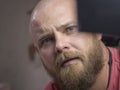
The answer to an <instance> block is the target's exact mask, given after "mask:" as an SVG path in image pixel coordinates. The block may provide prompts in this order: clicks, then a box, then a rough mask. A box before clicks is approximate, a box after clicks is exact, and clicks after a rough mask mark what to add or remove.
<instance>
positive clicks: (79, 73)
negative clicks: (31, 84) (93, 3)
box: [31, 0, 103, 90]
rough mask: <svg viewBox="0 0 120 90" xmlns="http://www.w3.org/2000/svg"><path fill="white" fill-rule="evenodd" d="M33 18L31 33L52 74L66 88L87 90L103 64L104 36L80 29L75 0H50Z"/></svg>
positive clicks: (38, 8)
mask: <svg viewBox="0 0 120 90" xmlns="http://www.w3.org/2000/svg"><path fill="white" fill-rule="evenodd" d="M40 5H41V4H38V6H37V7H36V10H35V11H34V12H33V15H32V18H31V34H32V36H33V39H34V43H35V46H36V48H37V51H38V53H39V55H40V58H41V60H42V62H43V65H44V66H45V68H46V70H47V71H48V73H49V74H50V75H51V76H52V77H53V79H54V80H55V81H56V82H57V83H58V84H60V86H62V87H64V88H63V90H86V89H87V88H89V87H91V86H92V85H93V84H94V82H95V80H96V78H97V75H98V73H99V72H100V70H101V69H102V67H103V55H102V49H101V45H100V40H101V38H100V36H99V35H96V34H91V33H84V32H80V31H78V25H77V15H76V4H75V0H46V2H43V4H42V5H43V6H44V7H43V6H42V5H41V6H40Z"/></svg>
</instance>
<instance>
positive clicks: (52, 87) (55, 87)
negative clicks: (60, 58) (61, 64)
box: [45, 81, 62, 90]
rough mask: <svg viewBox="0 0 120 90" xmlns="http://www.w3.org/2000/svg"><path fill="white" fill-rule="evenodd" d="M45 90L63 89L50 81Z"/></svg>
mask: <svg viewBox="0 0 120 90" xmlns="http://www.w3.org/2000/svg"><path fill="white" fill-rule="evenodd" d="M45 90H62V89H61V88H60V87H59V86H58V84H57V83H56V82H54V81H50V82H49V83H48V84H47V86H46V87H45Z"/></svg>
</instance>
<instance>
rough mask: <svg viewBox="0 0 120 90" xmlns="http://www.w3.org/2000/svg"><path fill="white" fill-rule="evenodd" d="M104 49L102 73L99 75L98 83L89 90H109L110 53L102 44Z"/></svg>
mask: <svg viewBox="0 0 120 90" xmlns="http://www.w3.org/2000/svg"><path fill="white" fill-rule="evenodd" d="M102 49H103V60H104V66H103V68H102V70H101V72H100V73H99V74H98V76H97V79H96V82H95V83H94V85H93V86H92V87H91V88H89V89H88V90H106V89H107V85H108V78H109V64H108V62H109V51H108V49H107V48H106V47H105V46H104V45H103V44H102Z"/></svg>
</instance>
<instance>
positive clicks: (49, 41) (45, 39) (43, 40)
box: [39, 37, 54, 47]
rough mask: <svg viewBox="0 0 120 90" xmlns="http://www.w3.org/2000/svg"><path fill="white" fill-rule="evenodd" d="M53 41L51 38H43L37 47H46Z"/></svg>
mask: <svg viewBox="0 0 120 90" xmlns="http://www.w3.org/2000/svg"><path fill="white" fill-rule="evenodd" d="M53 41H54V38H53V37H44V38H43V39H41V40H40V42H39V45H40V46H41V47H42V46H44V45H48V44H50V43H52V42H53Z"/></svg>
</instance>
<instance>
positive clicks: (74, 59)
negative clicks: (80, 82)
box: [61, 57, 79, 67]
mask: <svg viewBox="0 0 120 90" xmlns="http://www.w3.org/2000/svg"><path fill="white" fill-rule="evenodd" d="M78 59H79V58H78V57H74V58H68V59H66V60H64V61H63V62H62V64H61V67H65V66H68V65H71V64H74V63H76V61H77V60H78Z"/></svg>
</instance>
